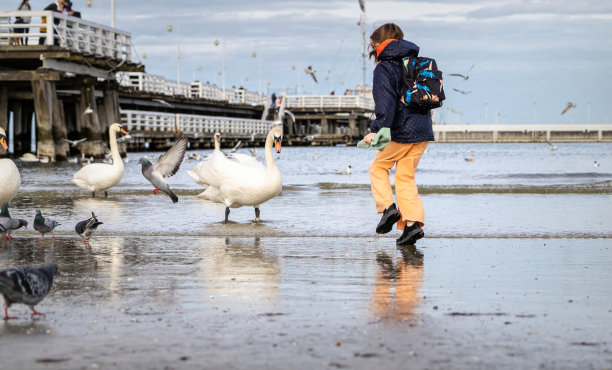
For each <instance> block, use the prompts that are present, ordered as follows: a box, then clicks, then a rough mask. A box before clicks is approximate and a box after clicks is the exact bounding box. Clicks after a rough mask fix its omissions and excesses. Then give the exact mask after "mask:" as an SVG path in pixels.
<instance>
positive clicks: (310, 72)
mask: <svg viewBox="0 0 612 370" xmlns="http://www.w3.org/2000/svg"><path fill="white" fill-rule="evenodd" d="M304 72H306V74H307V75H310V77H312V79H313V80H314V82H316V83H319V81H317V76H315V72H316V71H315V70H314V69H312V66H308V68H306V69H305V70H304Z"/></svg>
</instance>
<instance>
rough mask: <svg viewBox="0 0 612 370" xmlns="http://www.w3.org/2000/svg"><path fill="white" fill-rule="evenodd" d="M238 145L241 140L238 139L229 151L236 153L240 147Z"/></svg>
mask: <svg viewBox="0 0 612 370" xmlns="http://www.w3.org/2000/svg"><path fill="white" fill-rule="evenodd" d="M240 147H242V141H240V140H238V142H237V143H236V145H234V147H233V148H232V150H230V153H236V152H237V151H238V149H240Z"/></svg>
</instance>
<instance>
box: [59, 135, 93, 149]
mask: <svg viewBox="0 0 612 370" xmlns="http://www.w3.org/2000/svg"><path fill="white" fill-rule="evenodd" d="M62 140H63V141H65V142H67V143H68V144H70V146H72V147H75V146H77V145H79V144H80V143H82V142H83V141H86V140H87V138H86V137H85V138H83V139H79V140H68V139H64V138H62Z"/></svg>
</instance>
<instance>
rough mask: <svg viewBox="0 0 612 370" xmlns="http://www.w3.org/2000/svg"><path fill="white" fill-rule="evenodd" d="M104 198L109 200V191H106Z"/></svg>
mask: <svg viewBox="0 0 612 370" xmlns="http://www.w3.org/2000/svg"><path fill="white" fill-rule="evenodd" d="M104 198H108V191H106V190H104Z"/></svg>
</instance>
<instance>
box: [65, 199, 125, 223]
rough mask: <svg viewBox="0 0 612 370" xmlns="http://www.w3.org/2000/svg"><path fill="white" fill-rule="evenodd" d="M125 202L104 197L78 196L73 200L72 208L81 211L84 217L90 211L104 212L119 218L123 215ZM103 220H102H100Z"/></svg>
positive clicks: (87, 215) (89, 213)
mask: <svg viewBox="0 0 612 370" xmlns="http://www.w3.org/2000/svg"><path fill="white" fill-rule="evenodd" d="M124 207H125V204H124V203H123V202H119V201H116V200H111V199H105V198H79V199H76V200H75V201H74V208H75V209H78V210H79V211H84V212H79V214H80V213H83V216H84V217H85V218H88V217H89V216H91V211H94V212H96V214H98V212H99V213H100V214H105V215H106V216H109V217H112V218H121V217H122V216H123V208H124ZM101 221H104V220H101Z"/></svg>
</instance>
